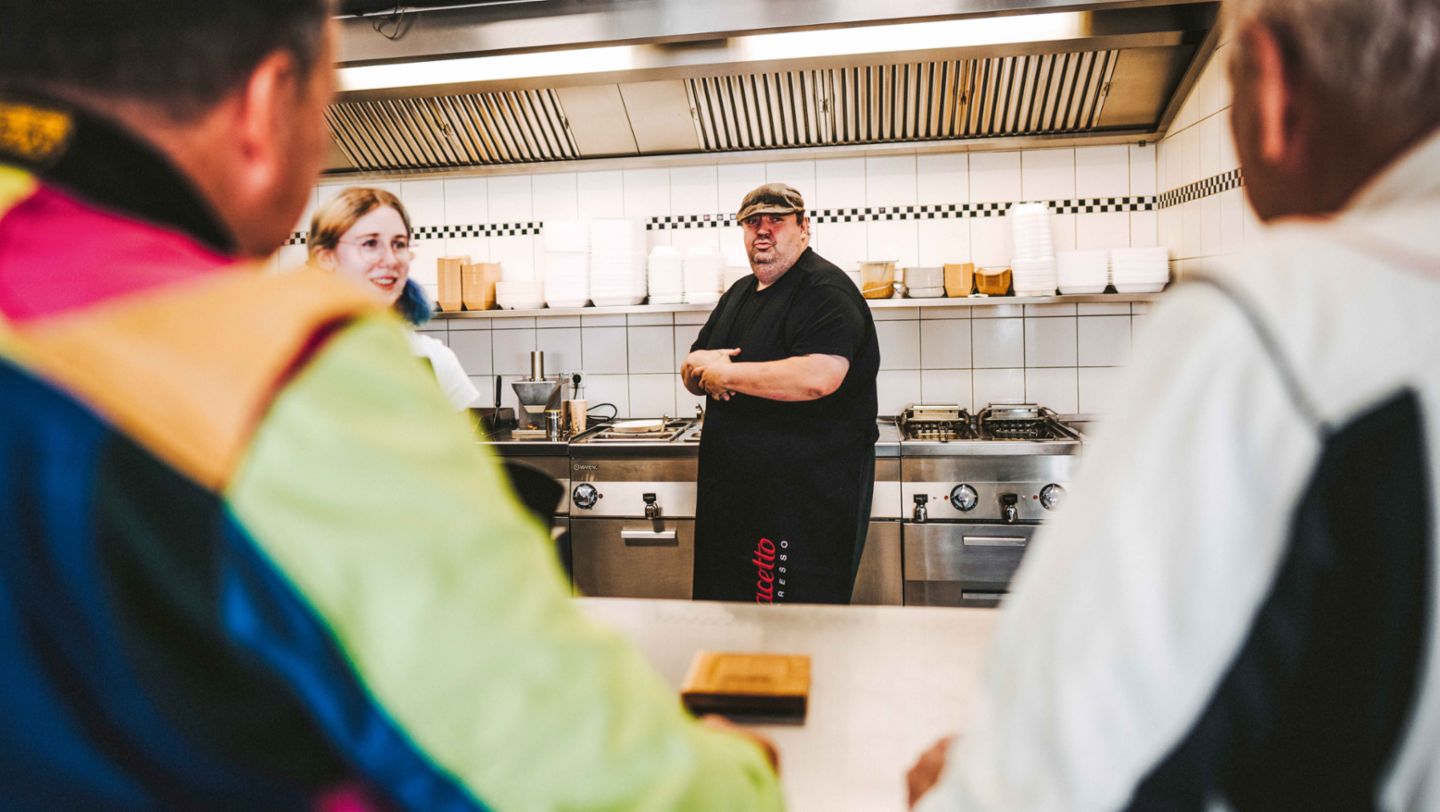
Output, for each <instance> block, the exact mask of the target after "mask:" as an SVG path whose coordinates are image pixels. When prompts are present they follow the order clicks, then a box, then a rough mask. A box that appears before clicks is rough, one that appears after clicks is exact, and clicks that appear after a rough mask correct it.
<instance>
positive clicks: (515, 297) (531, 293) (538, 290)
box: [495, 279, 545, 310]
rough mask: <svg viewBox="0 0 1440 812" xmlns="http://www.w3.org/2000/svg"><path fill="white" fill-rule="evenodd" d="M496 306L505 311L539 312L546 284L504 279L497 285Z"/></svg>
mask: <svg viewBox="0 0 1440 812" xmlns="http://www.w3.org/2000/svg"><path fill="white" fill-rule="evenodd" d="M495 304H496V305H498V306H500V308H502V309H504V310H539V309H540V308H542V307H544V306H545V284H544V283H543V282H542V281H540V280H539V279H502V280H501V281H499V282H496V283H495Z"/></svg>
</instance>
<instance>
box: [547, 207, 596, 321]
mask: <svg viewBox="0 0 1440 812" xmlns="http://www.w3.org/2000/svg"><path fill="white" fill-rule="evenodd" d="M543 239H544V243H545V255H544V260H543V267H542V268H541V270H540V278H541V281H543V282H544V284H545V303H546V304H548V305H550V306H551V307H584V306H585V304H586V302H588V301H590V226H589V224H588V223H586V222H585V221H584V220H550V221H546V223H545V234H544V235H543Z"/></svg>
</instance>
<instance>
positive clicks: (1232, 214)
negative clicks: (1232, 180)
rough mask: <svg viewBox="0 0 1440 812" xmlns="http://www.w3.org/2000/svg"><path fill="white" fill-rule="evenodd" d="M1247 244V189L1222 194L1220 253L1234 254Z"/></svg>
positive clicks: (1232, 190)
mask: <svg viewBox="0 0 1440 812" xmlns="http://www.w3.org/2000/svg"><path fill="white" fill-rule="evenodd" d="M1244 244H1245V190H1244V189H1231V190H1230V191H1228V192H1225V193H1224V194H1221V195H1220V253H1222V254H1234V253H1237V252H1239V251H1240V249H1241V248H1243V247H1244Z"/></svg>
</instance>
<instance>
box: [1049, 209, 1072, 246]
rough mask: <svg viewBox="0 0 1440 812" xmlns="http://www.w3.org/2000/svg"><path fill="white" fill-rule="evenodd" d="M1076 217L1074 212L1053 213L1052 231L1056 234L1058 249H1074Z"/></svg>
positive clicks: (1055, 241)
mask: <svg viewBox="0 0 1440 812" xmlns="http://www.w3.org/2000/svg"><path fill="white" fill-rule="evenodd" d="M1075 218H1076V215H1074V214H1052V215H1051V216H1050V231H1051V233H1052V234H1053V235H1054V248H1055V250H1056V251H1071V250H1074V248H1075Z"/></svg>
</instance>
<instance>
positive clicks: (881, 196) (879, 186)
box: [817, 155, 916, 206]
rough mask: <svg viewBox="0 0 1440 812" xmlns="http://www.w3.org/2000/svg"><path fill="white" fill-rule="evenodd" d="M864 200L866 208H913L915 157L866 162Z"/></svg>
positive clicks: (883, 158)
mask: <svg viewBox="0 0 1440 812" xmlns="http://www.w3.org/2000/svg"><path fill="white" fill-rule="evenodd" d="M817 166H818V164H817ZM865 200H866V203H865V204H866V205H867V206H913V205H915V200H916V180H915V156H914V155H886V156H883V157H874V158H866V159H865Z"/></svg>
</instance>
